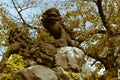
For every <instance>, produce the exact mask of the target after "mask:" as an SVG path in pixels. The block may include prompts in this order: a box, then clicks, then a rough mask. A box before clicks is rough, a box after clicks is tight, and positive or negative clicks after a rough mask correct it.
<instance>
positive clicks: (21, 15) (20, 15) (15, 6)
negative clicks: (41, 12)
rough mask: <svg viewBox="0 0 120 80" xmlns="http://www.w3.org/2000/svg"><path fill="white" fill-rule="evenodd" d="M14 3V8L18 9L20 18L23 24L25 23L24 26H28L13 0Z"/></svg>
mask: <svg viewBox="0 0 120 80" xmlns="http://www.w3.org/2000/svg"><path fill="white" fill-rule="evenodd" d="M12 3H13V6H14V8H15V9H16V11H17V13H18V15H19V16H20V18H21V20H22V22H23V23H24V24H26V22H25V20H24V19H23V17H22V15H21V13H20V11H18V9H17V7H16V5H15V2H14V0H12Z"/></svg>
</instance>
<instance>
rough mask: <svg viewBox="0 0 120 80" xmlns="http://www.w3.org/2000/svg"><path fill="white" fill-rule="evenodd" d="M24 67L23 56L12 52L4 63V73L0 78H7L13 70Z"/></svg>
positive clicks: (2, 79) (0, 79) (1, 79)
mask: <svg viewBox="0 0 120 80" xmlns="http://www.w3.org/2000/svg"><path fill="white" fill-rule="evenodd" d="M24 67H25V64H24V61H23V57H22V56H19V55H17V54H13V55H12V56H11V57H10V58H9V59H8V60H7V61H6V62H5V65H4V70H3V72H4V75H3V77H2V78H0V80H7V79H9V77H10V76H11V73H13V72H14V71H17V70H20V69H23V68H24Z"/></svg>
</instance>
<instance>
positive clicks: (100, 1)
mask: <svg viewBox="0 0 120 80" xmlns="http://www.w3.org/2000/svg"><path fill="white" fill-rule="evenodd" d="M52 1H53V3H51V2H52ZM51 7H56V8H57V9H59V10H60V12H61V14H62V17H63V22H64V24H65V30H66V31H67V32H68V33H69V34H70V37H71V39H72V40H73V41H74V42H75V43H76V44H78V45H79V47H78V48H82V49H83V51H84V53H85V55H87V56H89V57H91V58H93V59H95V63H96V62H97V61H99V62H100V64H98V65H96V67H97V70H96V72H94V73H93V75H92V76H87V77H86V79H85V80H89V78H90V79H91V80H94V78H96V80H97V77H95V75H97V71H99V70H101V69H102V68H103V67H105V69H106V71H105V73H104V74H103V75H102V77H100V78H99V79H100V80H115V78H117V77H118V69H119V68H120V0H65V1H64V0H58V1H55V0H51V1H50V2H49V1H48V2H47V1H44V0H10V1H8V2H7V0H6V2H5V1H4V0H3V1H1V2H0V51H1V52H0V53H1V55H0V56H3V54H4V53H5V51H6V49H7V48H8V46H9V44H8V37H9V33H10V30H11V29H14V28H16V27H19V28H22V31H23V32H26V33H27V35H29V37H30V38H31V39H34V40H36V39H39V40H41V41H46V42H48V41H52V38H51V37H48V36H49V34H47V33H46V32H45V30H44V28H43V27H42V23H41V17H42V16H41V15H42V13H43V12H44V11H45V10H46V9H48V8H51ZM107 75H109V76H107ZM112 78H114V79H112Z"/></svg>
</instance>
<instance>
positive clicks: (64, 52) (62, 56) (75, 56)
mask: <svg viewBox="0 0 120 80" xmlns="http://www.w3.org/2000/svg"><path fill="white" fill-rule="evenodd" d="M84 57H85V54H84V52H83V51H82V50H81V49H78V48H76V47H62V48H60V49H58V51H57V54H56V55H55V66H57V67H59V66H60V67H62V68H64V69H65V70H68V69H71V70H72V71H74V72H80V70H81V67H82V64H83V62H84V61H85V60H84Z"/></svg>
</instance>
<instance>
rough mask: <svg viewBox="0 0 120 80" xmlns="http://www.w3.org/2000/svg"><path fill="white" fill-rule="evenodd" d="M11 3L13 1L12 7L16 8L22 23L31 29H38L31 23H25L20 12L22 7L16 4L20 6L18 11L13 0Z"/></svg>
mask: <svg viewBox="0 0 120 80" xmlns="http://www.w3.org/2000/svg"><path fill="white" fill-rule="evenodd" d="M12 3H13V6H14V8H15V9H16V11H17V13H18V15H19V16H20V18H21V20H22V22H23V24H24V25H26V26H27V27H30V28H32V29H38V28H35V27H32V26H31V25H29V24H27V23H26V22H25V20H24V18H23V17H22V15H21V13H20V12H21V10H22V8H21V7H20V6H19V5H18V6H19V7H20V9H21V10H20V11H18V9H17V7H16V5H15V2H14V0H12ZM17 4H18V3H17Z"/></svg>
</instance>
